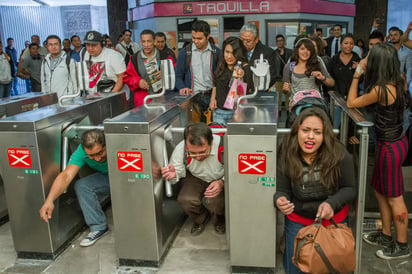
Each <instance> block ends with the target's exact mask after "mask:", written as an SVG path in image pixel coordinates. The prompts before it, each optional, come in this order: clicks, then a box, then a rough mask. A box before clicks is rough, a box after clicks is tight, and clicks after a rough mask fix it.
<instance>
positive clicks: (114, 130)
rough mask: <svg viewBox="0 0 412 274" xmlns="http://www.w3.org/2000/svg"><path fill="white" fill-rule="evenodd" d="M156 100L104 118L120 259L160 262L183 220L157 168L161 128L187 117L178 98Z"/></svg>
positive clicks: (135, 262)
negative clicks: (163, 103)
mask: <svg viewBox="0 0 412 274" xmlns="http://www.w3.org/2000/svg"><path fill="white" fill-rule="evenodd" d="M161 98H162V97H161ZM161 98H159V99H160V100H162V99H161ZM156 100H157V99H154V101H153V102H151V103H150V106H149V107H146V106H144V105H142V106H140V107H139V108H137V109H134V110H130V111H129V112H126V113H124V114H122V115H120V116H117V117H115V118H113V119H109V120H106V121H105V122H104V130H105V134H106V143H107V159H108V166H109V179H110V191H111V199H112V211H113V223H114V227H115V230H114V233H115V248H116V254H117V256H118V258H119V264H120V265H144V266H159V265H160V263H161V262H162V260H163V258H164V256H165V254H166V251H167V250H168V247H169V246H170V245H171V243H172V241H173V239H174V238H175V236H176V234H177V232H178V229H179V227H180V226H181V224H182V223H183V220H184V214H183V212H182V211H181V209H180V207H179V205H178V204H177V201H176V197H171V198H168V197H167V196H166V195H165V184H164V182H163V179H162V177H161V172H160V168H161V167H162V166H164V164H165V153H164V152H165V149H167V148H166V147H165V146H166V142H165V136H164V135H165V128H166V127H167V126H168V125H170V124H173V125H174V126H178V127H181V125H180V120H185V119H184V118H182V117H181V115H182V110H181V109H180V107H179V106H178V105H177V104H176V103H171V102H170V101H171V100H164V101H166V102H169V103H166V105H160V104H159V105H157V104H158V102H157V101H156ZM166 157H167V155H166Z"/></svg>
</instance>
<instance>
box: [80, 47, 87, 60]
mask: <svg viewBox="0 0 412 274" xmlns="http://www.w3.org/2000/svg"><path fill="white" fill-rule="evenodd" d="M85 54H86V49H85V48H82V50H81V52H80V56H81V57H82V58H81V60H82V61H84V55H85Z"/></svg>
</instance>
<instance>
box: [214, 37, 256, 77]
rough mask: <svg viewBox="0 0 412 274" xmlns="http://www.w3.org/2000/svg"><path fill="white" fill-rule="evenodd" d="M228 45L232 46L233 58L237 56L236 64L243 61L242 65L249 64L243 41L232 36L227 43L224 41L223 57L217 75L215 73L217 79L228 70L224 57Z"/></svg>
mask: <svg viewBox="0 0 412 274" xmlns="http://www.w3.org/2000/svg"><path fill="white" fill-rule="evenodd" d="M227 45H231V46H232V49H233V56H235V58H236V62H237V61H241V62H242V64H246V63H247V62H248V61H247V58H246V54H247V50H246V48H245V46H244V45H243V43H242V41H241V40H240V39H239V38H238V37H234V36H230V37H228V38H227V39H226V40H225V41H223V44H222V56H221V58H220V62H219V64H218V66H217V69H216V73H215V75H216V77H218V76H220V75H221V74H222V73H223V72H224V71H225V68H227V64H226V61H225V56H224V54H225V49H226V46H227Z"/></svg>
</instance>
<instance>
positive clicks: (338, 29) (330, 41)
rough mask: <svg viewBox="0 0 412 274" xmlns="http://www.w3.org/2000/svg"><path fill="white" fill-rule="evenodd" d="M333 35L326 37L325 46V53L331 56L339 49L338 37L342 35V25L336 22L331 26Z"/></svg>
mask: <svg viewBox="0 0 412 274" xmlns="http://www.w3.org/2000/svg"><path fill="white" fill-rule="evenodd" d="M332 30H333V36H331V37H328V38H327V39H326V43H327V46H326V48H325V50H326V55H328V56H330V57H333V56H334V55H335V54H337V53H338V52H339V51H340V39H341V37H342V26H341V25H339V24H336V25H334V26H333V28H332Z"/></svg>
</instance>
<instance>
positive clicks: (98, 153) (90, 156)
mask: <svg viewBox="0 0 412 274" xmlns="http://www.w3.org/2000/svg"><path fill="white" fill-rule="evenodd" d="M104 151H105V147H103V148H102V149H101V150H100V151H99V152H97V153H94V154H87V156H89V158H90V159H92V158H96V157H100V156H102V155H103V153H104Z"/></svg>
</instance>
